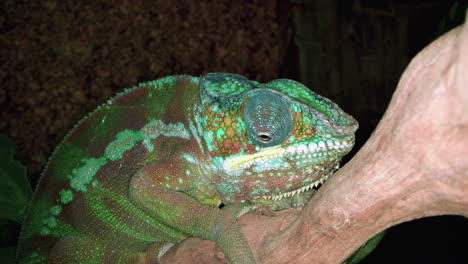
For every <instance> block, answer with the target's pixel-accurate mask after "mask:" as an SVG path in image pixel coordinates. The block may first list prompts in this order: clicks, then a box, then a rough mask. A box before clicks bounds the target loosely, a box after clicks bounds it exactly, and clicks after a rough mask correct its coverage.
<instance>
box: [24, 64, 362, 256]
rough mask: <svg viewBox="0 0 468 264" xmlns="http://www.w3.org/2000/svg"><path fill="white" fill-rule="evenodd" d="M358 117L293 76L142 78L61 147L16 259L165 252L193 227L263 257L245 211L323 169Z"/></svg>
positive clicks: (349, 143)
mask: <svg viewBox="0 0 468 264" xmlns="http://www.w3.org/2000/svg"><path fill="white" fill-rule="evenodd" d="M357 127H358V124H357V122H356V121H355V120H354V119H353V118H352V117H351V116H349V115H348V114H346V113H344V112H343V111H342V110H341V109H340V108H339V107H338V106H337V105H336V104H334V103H333V102H331V101H330V100H328V99H326V98H324V97H322V96H320V95H318V94H315V93H314V92H312V91H310V90H309V89H308V88H307V87H305V86H303V85H302V84H300V83H297V82H295V81H292V80H286V79H279V80H274V81H271V82H269V83H258V82H256V81H250V80H247V79H246V78H244V77H242V76H239V75H234V74H227V73H210V74H207V75H204V76H201V77H193V76H186V75H178V76H169V77H166V78H162V79H158V80H155V81H150V82H147V83H142V84H140V85H138V86H136V87H133V88H131V89H128V90H126V91H124V92H123V93H120V94H117V95H116V96H115V97H113V98H111V99H110V100H108V101H107V102H106V103H104V104H103V105H101V106H100V107H98V108H97V109H96V110H95V111H94V112H92V113H90V114H89V115H88V116H87V117H85V118H84V119H83V120H81V121H80V122H79V123H78V124H77V125H76V126H75V127H74V129H73V130H72V131H70V133H69V134H68V135H67V136H66V137H65V139H64V140H63V141H62V143H61V144H60V145H59V146H58V147H57V149H56V150H55V152H54V154H53V155H52V157H51V159H50V160H49V162H48V165H47V167H46V169H45V170H44V172H43V175H42V177H41V180H40V182H39V184H38V186H37V188H36V191H35V194H34V197H33V200H32V203H31V206H30V208H29V212H28V215H27V217H26V220H25V222H24V225H23V229H22V232H21V236H20V245H19V249H18V254H17V262H18V263H21V264H32V263H113V264H114V263H159V257H160V256H162V255H163V254H164V253H165V252H166V251H167V249H169V248H170V247H171V246H172V245H174V244H177V243H179V242H180V241H182V240H184V239H186V238H187V237H190V236H196V237H200V238H203V239H209V240H212V241H215V242H216V243H217V244H218V246H219V247H220V248H221V249H222V250H223V252H224V253H225V255H226V257H227V259H228V260H229V261H230V262H231V263H233V264H251V263H255V259H254V257H253V255H252V252H251V250H250V248H249V246H248V244H247V242H246V240H245V237H244V235H243V233H242V230H241V228H240V227H239V225H238V223H237V221H236V219H237V218H238V217H239V216H241V215H243V214H245V213H247V212H248V211H249V210H250V209H251V208H252V206H253V205H262V206H264V205H266V206H272V205H273V206H275V205H276V206H277V207H278V204H279V202H280V201H282V200H283V198H285V199H291V198H294V197H296V196H299V195H303V193H304V192H306V191H308V190H310V189H311V188H312V187H314V186H317V185H318V184H319V183H321V182H323V181H324V180H326V179H327V178H328V177H329V176H330V175H331V174H332V173H333V172H334V171H335V170H336V169H337V168H338V166H339V162H340V160H341V158H342V157H343V156H344V155H345V154H347V153H348V152H349V151H350V150H351V148H352V147H353V145H354V132H355V131H356V129H357ZM220 204H222V205H224V206H222V208H221V209H220V207H219V205H220ZM293 205H294V203H287V204H286V205H285V204H282V206H280V207H281V209H284V208H285V207H288V206H293Z"/></svg>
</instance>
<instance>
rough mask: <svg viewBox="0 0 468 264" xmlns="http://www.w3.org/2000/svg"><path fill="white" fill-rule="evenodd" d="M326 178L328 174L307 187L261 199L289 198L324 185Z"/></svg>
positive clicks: (265, 196) (276, 199)
mask: <svg viewBox="0 0 468 264" xmlns="http://www.w3.org/2000/svg"><path fill="white" fill-rule="evenodd" d="M328 177H330V174H329V175H326V176H324V177H322V178H320V179H318V180H316V181H315V182H313V183H311V184H309V185H306V186H304V187H301V188H299V189H296V190H294V191H290V192H286V193H282V194H278V195H274V196H271V195H264V196H262V198H263V199H267V200H273V201H278V200H281V199H283V198H287V197H291V196H294V195H296V194H300V193H303V192H305V191H308V190H310V189H312V188H314V187H317V186H319V185H320V184H322V183H324V182H325V181H326V180H327V179H328Z"/></svg>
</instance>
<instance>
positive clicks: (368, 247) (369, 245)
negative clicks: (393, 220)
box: [343, 230, 387, 264]
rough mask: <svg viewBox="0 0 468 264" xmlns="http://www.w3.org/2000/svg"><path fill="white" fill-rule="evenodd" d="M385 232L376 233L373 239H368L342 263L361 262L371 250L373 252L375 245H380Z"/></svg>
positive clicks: (354, 263) (353, 263)
mask: <svg viewBox="0 0 468 264" xmlns="http://www.w3.org/2000/svg"><path fill="white" fill-rule="evenodd" d="M386 231H387V230H384V231H382V232H380V233H378V234H377V235H375V236H374V237H373V238H371V239H369V240H368V241H367V242H366V243H364V245H362V246H361V247H360V248H359V249H358V250H356V252H354V253H353V254H352V255H351V257H349V258H348V259H347V260H346V261H345V262H343V263H344V264H356V263H359V262H361V260H363V259H364V258H365V257H366V256H367V255H369V253H371V252H372V250H374V249H375V248H376V247H377V245H378V244H379V243H380V241H381V240H382V238H383V237H384V235H385V232H386Z"/></svg>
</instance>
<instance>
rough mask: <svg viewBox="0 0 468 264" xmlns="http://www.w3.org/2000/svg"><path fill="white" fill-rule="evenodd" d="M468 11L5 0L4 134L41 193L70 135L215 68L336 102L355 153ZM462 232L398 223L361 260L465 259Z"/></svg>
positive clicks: (1, 55)
mask: <svg viewBox="0 0 468 264" xmlns="http://www.w3.org/2000/svg"><path fill="white" fill-rule="evenodd" d="M466 5H467V3H466V1H444V0H428V1H416V0H412V1H411V0H393V1H391V0H386V1H372V0H361V1H359V0H349V1H347V0H330V1H327V0H320V1H300V0H290V1H286V0H263V1H260V0H253V1H248V0H245V1H219V0H204V1H188V0H185V1H184V0H177V1H167V0H153V1H149V0H137V1H130V0H127V1H124V0H122V1H102V0H101V1H61V0H48V1H11V0H2V1H1V2H0V61H1V63H0V110H1V112H0V131H1V132H3V133H5V134H7V135H8V136H9V137H10V138H12V139H13V140H14V141H15V142H16V143H17V145H18V148H19V153H20V155H21V157H22V161H23V162H24V164H25V165H26V167H27V169H28V176H29V178H30V179H31V182H32V185H35V183H36V182H37V179H38V178H39V175H40V172H41V170H42V168H43V167H44V165H45V163H46V161H47V159H48V157H49V156H50V154H51V153H52V151H53V149H54V148H55V147H56V146H57V145H58V144H59V143H60V141H61V139H62V138H63V137H64V136H65V134H66V133H67V131H68V130H70V129H71V128H72V127H73V125H74V124H75V123H76V122H77V121H79V120H80V119H81V118H82V117H83V116H85V114H86V113H87V112H90V111H92V110H93V109H94V108H96V107H97V106H98V105H100V104H101V103H102V102H104V101H105V100H106V99H107V98H109V97H110V96H112V95H113V94H114V93H116V92H118V91H122V90H123V89H124V88H127V87H131V86H133V85H135V84H137V83H138V82H142V81H147V80H152V79H157V78H160V77H163V76H167V75H174V74H190V75H201V74H204V73H207V72H216V71H222V72H232V73H237V74H241V75H244V76H246V77H248V78H249V79H253V80H257V81H261V82H266V81H269V80H272V79H276V78H291V79H295V80H299V81H301V82H303V83H304V84H306V85H307V86H308V87H309V88H311V89H312V90H314V91H315V92H317V93H319V94H321V95H324V96H326V97H328V98H330V99H332V100H333V101H335V102H336V103H337V104H338V105H340V106H341V107H342V108H343V109H344V110H345V111H346V112H348V113H350V114H351V115H353V116H354V117H355V118H356V119H357V120H358V121H359V123H360V129H359V130H358V132H357V143H356V147H355V150H354V153H355V151H357V150H358V149H359V148H360V147H361V146H362V144H363V143H364V142H365V141H366V140H367V138H369V136H370V134H371V133H372V131H373V130H374V128H375V127H376V125H377V123H378V122H379V120H380V119H381V117H382V115H383V113H384V111H385V109H386V107H387V105H388V103H389V102H390V99H391V96H392V94H393V91H394V90H395V88H396V86H397V83H398V80H399V77H400V75H401V73H402V72H403V70H404V69H405V67H406V66H407V65H408V63H409V61H410V60H411V58H412V57H414V56H415V55H416V54H417V53H418V52H419V51H420V50H421V49H422V48H423V47H424V46H426V45H428V44H429V43H430V42H431V41H432V40H434V39H435V38H437V36H439V35H441V34H443V33H444V32H446V31H448V30H450V29H451V28H453V27H455V26H456V25H458V24H460V23H462V21H463V17H464V10H465V7H466ZM348 156H349V157H352V154H350V155H348ZM349 157H348V159H349ZM467 223H468V221H467V220H466V218H464V217H461V216H440V217H430V218H425V219H420V220H415V221H412V222H409V223H404V224H400V225H398V226H396V227H393V228H391V229H390V230H389V231H388V233H387V235H386V236H385V237H384V239H383V241H382V242H381V244H380V246H379V247H378V248H377V249H376V250H375V251H374V252H373V253H372V254H371V255H370V256H369V257H368V258H367V259H366V260H365V261H363V263H468V253H466V252H465V251H466V249H467V242H466V238H467V237H468V225H467ZM7 243H10V244H11V243H14V242H11V241H9V242H7ZM3 244H5V243H3ZM311 262H313V260H311Z"/></svg>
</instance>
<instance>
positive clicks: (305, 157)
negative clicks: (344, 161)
mask: <svg viewBox="0 0 468 264" xmlns="http://www.w3.org/2000/svg"><path fill="white" fill-rule="evenodd" d="M353 145H354V137H347V138H342V139H335V140H332V139H329V140H323V141H318V142H309V143H308V144H304V143H300V144H295V145H290V146H288V147H286V148H284V147H282V146H275V147H270V148H265V149H262V150H260V151H258V152H256V153H254V154H250V155H246V154H244V155H243V156H236V157H231V158H227V159H226V160H225V161H224V164H223V165H224V169H225V171H226V172H228V173H233V174H236V172H238V171H241V170H244V169H246V168H249V167H252V166H254V167H262V166H265V167H268V168H271V164H270V162H271V161H273V160H279V159H289V160H291V161H293V162H295V163H296V164H295V166H300V167H304V166H310V165H313V164H314V163H321V162H324V161H326V160H329V159H334V158H335V157H336V156H342V155H344V154H346V153H348V152H349V151H350V150H351V148H352V147H353ZM313 160H316V162H313ZM301 164H302V166H301Z"/></svg>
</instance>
